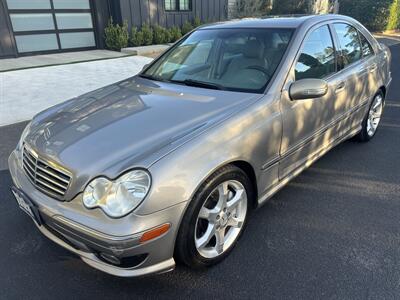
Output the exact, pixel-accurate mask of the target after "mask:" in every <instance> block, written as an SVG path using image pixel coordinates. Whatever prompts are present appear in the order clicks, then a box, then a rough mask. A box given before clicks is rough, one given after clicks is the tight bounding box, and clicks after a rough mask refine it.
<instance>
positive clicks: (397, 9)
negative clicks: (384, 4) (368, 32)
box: [386, 0, 400, 30]
mask: <svg viewBox="0 0 400 300" xmlns="http://www.w3.org/2000/svg"><path fill="white" fill-rule="evenodd" d="M394 29H400V1H399V0H394V1H393V3H392V4H391V5H390V10H389V20H388V24H387V26H386V30H394Z"/></svg>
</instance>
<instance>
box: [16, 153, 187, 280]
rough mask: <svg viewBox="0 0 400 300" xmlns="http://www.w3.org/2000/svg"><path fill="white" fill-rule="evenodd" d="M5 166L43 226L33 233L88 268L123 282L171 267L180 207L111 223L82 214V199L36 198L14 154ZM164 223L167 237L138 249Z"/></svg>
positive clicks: (93, 214)
mask: <svg viewBox="0 0 400 300" xmlns="http://www.w3.org/2000/svg"><path fill="white" fill-rule="evenodd" d="M8 164H9V169H10V173H11V177H12V179H13V183H14V185H15V187H16V188H17V189H19V190H20V191H22V192H23V193H24V194H25V195H26V196H27V197H28V198H29V200H30V201H31V202H32V204H34V206H35V207H36V209H37V211H38V213H39V215H40V218H41V223H42V224H41V225H40V224H36V223H35V224H36V226H37V227H38V229H39V230H40V231H41V232H42V233H43V234H44V235H45V236H47V237H48V238H49V239H51V240H52V241H54V242H56V243H57V244H59V245H60V246H62V247H64V248H65V249H67V250H69V251H71V252H73V253H75V254H77V255H78V256H79V257H80V258H81V259H82V260H83V261H84V262H85V263H87V264H88V265H90V266H92V267H94V268H96V269H99V270H101V271H104V272H106V273H109V274H112V275H116V276H123V277H136V276H143V275H147V274H153V273H163V272H167V271H170V270H172V269H173V268H174V267H175V261H174V259H173V252H174V244H175V238H176V234H177V230H178V226H179V222H180V219H181V216H182V214H183V212H184V209H185V206H186V203H185V202H184V203H180V204H177V205H174V206H171V207H169V208H166V209H164V210H161V211H158V212H155V213H153V214H149V215H135V214H134V213H131V214H129V215H128V216H126V217H123V218H120V219H112V218H109V217H108V216H106V215H105V214H104V213H103V212H102V211H101V210H100V209H93V210H88V209H86V208H85V207H84V206H83V204H82V199H81V195H77V196H76V197H75V198H74V199H72V200H71V201H68V202H61V201H58V200H55V199H53V198H50V197H48V196H46V195H45V194H43V193H41V192H39V191H38V190H37V189H36V188H35V187H34V186H33V185H32V184H31V183H30V181H29V180H28V178H27V177H26V176H25V174H24V173H23V172H22V169H21V168H20V165H19V160H18V158H17V155H16V152H15V151H14V152H13V153H12V154H11V155H10V157H9V160H8ZM165 223H169V224H170V229H169V231H168V232H166V233H165V234H163V235H161V236H159V237H157V238H155V239H154V240H150V241H148V242H145V243H140V238H141V236H142V233H143V232H145V231H147V230H149V229H152V228H155V227H157V226H159V225H161V224H165Z"/></svg>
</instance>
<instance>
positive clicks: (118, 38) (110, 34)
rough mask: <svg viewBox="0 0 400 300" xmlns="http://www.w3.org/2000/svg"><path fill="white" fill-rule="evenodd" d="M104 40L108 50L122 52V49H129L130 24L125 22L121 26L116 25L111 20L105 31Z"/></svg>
mask: <svg viewBox="0 0 400 300" xmlns="http://www.w3.org/2000/svg"><path fill="white" fill-rule="evenodd" d="M104 38H105V42H106V47H107V48H108V49H111V50H116V51H120V50H121V49H122V48H125V47H127V46H128V41H129V32H128V22H126V21H125V22H124V23H123V24H122V26H120V25H119V24H114V22H113V19H112V18H111V19H110V20H109V21H108V25H107V27H106V29H105V30H104Z"/></svg>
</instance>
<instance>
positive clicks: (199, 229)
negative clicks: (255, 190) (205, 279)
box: [194, 180, 247, 258]
mask: <svg viewBox="0 0 400 300" xmlns="http://www.w3.org/2000/svg"><path fill="white" fill-rule="evenodd" d="M246 213H247V193H246V189H245V188H244V186H243V185H242V184H241V183H240V182H239V181H236V180H229V181H225V182H223V183H221V184H219V185H218V186H217V187H216V188H215V189H214V190H213V191H212V192H211V193H210V195H209V196H208V197H207V199H206V201H205V202H204V204H203V205H202V207H201V209H200V211H199V215H198V217H197V220H196V228H195V234H194V235H195V236H194V239H195V246H196V249H197V251H198V253H199V254H200V255H201V256H203V257H205V258H215V257H218V256H220V255H221V254H223V253H224V252H226V251H227V250H228V249H229V248H230V247H231V246H232V245H233V244H234V243H235V241H236V240H237V238H238V237H239V235H240V232H241V231H242V228H243V224H244V221H245V218H246Z"/></svg>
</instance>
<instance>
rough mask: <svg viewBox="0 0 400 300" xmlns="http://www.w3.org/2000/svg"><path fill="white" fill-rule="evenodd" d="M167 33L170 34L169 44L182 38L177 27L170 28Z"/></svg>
mask: <svg viewBox="0 0 400 300" xmlns="http://www.w3.org/2000/svg"><path fill="white" fill-rule="evenodd" d="M169 32H170V34H171V42H175V41H177V40H179V39H180V38H181V37H182V32H181V29H180V28H179V27H177V26H174V27H171V28H170V29H169Z"/></svg>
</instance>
